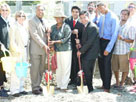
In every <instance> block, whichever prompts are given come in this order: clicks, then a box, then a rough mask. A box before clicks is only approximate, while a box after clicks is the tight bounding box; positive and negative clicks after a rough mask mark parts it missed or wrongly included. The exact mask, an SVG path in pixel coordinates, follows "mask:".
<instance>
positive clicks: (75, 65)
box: [70, 48, 79, 85]
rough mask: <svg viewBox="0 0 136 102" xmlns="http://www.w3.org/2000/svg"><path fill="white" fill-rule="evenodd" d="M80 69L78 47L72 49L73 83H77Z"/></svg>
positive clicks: (71, 75) (71, 76)
mask: <svg viewBox="0 0 136 102" xmlns="http://www.w3.org/2000/svg"><path fill="white" fill-rule="evenodd" d="M78 71H79V65H78V58H77V49H76V48H75V49H73V50H72V65H71V74H70V79H71V84H75V85H76V84H77V73H78Z"/></svg>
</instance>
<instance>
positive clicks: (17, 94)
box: [12, 93, 20, 97]
mask: <svg viewBox="0 0 136 102" xmlns="http://www.w3.org/2000/svg"><path fill="white" fill-rule="evenodd" d="M12 96H14V97H19V96H20V94H19V93H16V94H13V95H12Z"/></svg>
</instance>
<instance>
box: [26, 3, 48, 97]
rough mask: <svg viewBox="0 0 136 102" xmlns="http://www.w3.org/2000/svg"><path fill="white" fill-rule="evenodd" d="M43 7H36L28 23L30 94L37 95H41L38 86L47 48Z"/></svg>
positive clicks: (40, 89) (39, 5)
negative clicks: (34, 13)
mask: <svg viewBox="0 0 136 102" xmlns="http://www.w3.org/2000/svg"><path fill="white" fill-rule="evenodd" d="M44 10H45V8H44V6H43V5H41V4H38V5H37V6H36V16H34V17H33V18H32V19H31V20H30V21H29V33H30V63H31V69H30V75H31V82H32V93H33V94H35V95H39V94H41V93H42V88H41V86H40V83H41V80H42V75H43V72H44V68H45V58H46V53H47V51H48V50H49V47H48V46H47V44H46V40H47V39H46V35H45V34H46V32H47V25H46V24H47V23H46V22H45V20H44V19H43V16H44Z"/></svg>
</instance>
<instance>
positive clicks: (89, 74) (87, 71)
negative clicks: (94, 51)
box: [81, 59, 96, 92]
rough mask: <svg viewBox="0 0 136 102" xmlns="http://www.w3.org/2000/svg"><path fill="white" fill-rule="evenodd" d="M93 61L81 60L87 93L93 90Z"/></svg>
mask: <svg viewBox="0 0 136 102" xmlns="http://www.w3.org/2000/svg"><path fill="white" fill-rule="evenodd" d="M95 60H96V59H90V60H85V59H82V63H81V64H82V68H83V72H84V76H85V80H86V84H87V87H88V90H89V92H90V91H92V90H93V83H92V79H93V70H94V65H95Z"/></svg>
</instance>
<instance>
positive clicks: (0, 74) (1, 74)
mask: <svg viewBox="0 0 136 102" xmlns="http://www.w3.org/2000/svg"><path fill="white" fill-rule="evenodd" d="M6 55H8V54H7V53H6ZM2 57H4V53H3V52H2V51H1V50H0V58H2ZM4 82H7V79H6V73H5V71H4V70H3V66H2V63H1V62H0V86H2V85H3V84H4Z"/></svg>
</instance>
